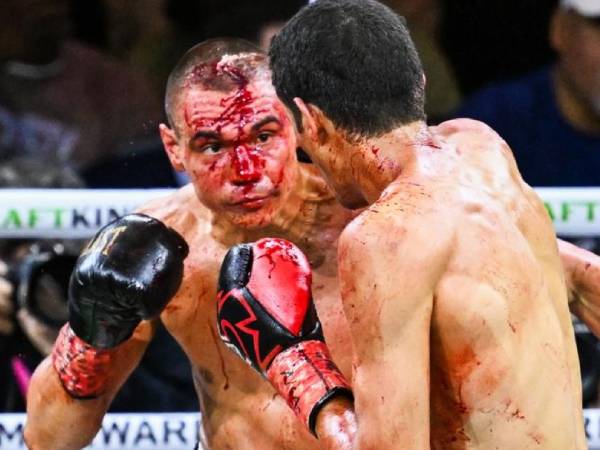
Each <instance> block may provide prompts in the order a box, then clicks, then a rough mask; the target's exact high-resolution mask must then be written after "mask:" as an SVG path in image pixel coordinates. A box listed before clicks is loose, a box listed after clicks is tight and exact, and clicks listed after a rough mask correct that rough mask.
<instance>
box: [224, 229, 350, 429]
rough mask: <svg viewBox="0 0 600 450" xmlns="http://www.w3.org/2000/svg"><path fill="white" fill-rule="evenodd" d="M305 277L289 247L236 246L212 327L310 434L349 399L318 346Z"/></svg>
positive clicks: (279, 242)
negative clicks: (338, 400)
mask: <svg viewBox="0 0 600 450" xmlns="http://www.w3.org/2000/svg"><path fill="white" fill-rule="evenodd" d="M311 277H312V274H311V270H310V265H309V263H308V260H307V259H306V256H304V254H303V253H302V251H301V250H300V249H299V248H298V247H296V246H295V245H294V244H292V243H291V242H288V241H286V240H283V239H272V238H266V239H261V240H259V241H257V242H255V243H254V244H240V245H236V246H234V247H232V248H231V249H230V250H229V252H228V253H227V255H226V256H225V259H224V260H223V264H222V266H221V273H220V276H219V294H218V300H217V301H218V305H217V324H218V330H219V334H220V336H221V339H222V340H223V341H224V343H225V344H226V345H227V346H228V347H229V348H231V349H232V350H233V351H234V352H235V353H237V354H238V355H239V356H240V357H241V358H242V359H244V360H245V361H246V362H247V363H248V364H250V365H251V366H252V367H253V368H254V369H256V370H257V371H258V372H259V373H261V374H262V375H263V376H264V377H266V378H267V379H269V381H270V382H271V384H272V385H273V386H274V387H275V389H276V390H277V391H278V392H279V393H280V394H281V395H282V396H283V398H284V399H286V401H287V403H288V405H289V406H290V407H291V408H292V409H293V410H294V412H295V413H296V415H298V416H299V417H300V419H301V420H302V421H303V422H304V423H305V424H306V425H307V426H308V428H309V429H310V431H311V432H312V433H314V432H315V422H316V417H317V414H318V412H319V410H320V408H321V407H322V406H323V405H324V404H325V403H326V401H327V400H328V399H329V398H331V397H333V396H334V395H338V394H343V395H347V396H349V397H351V396H352V393H351V389H350V386H349V384H348V383H347V382H346V380H345V379H344V376H343V375H342V373H341V372H340V371H339V369H338V368H337V367H336V366H335V364H334V363H333V361H332V360H331V356H330V354H329V351H328V349H327V345H326V344H325V342H324V340H323V333H322V330H321V323H320V322H319V319H318V317H317V314H316V311H315V307H314V304H313V301H312V294H311Z"/></svg>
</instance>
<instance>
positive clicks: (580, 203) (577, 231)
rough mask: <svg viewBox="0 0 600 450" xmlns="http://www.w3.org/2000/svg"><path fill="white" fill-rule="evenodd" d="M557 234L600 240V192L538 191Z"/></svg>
mask: <svg viewBox="0 0 600 450" xmlns="http://www.w3.org/2000/svg"><path fill="white" fill-rule="evenodd" d="M536 192H537V193H538V194H539V195H540V197H542V199H543V200H544V203H545V205H546V209H547V210H548V213H549V214H550V218H551V219H552V222H553V223H554V228H555V230H556V234H558V235H560V236H565V237H578V236H582V237H586V236H600V188H537V189H536Z"/></svg>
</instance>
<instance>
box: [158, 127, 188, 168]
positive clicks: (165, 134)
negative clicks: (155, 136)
mask: <svg viewBox="0 0 600 450" xmlns="http://www.w3.org/2000/svg"><path fill="white" fill-rule="evenodd" d="M158 131H159V132H160V139H161V140H162V143H163V146H164V147H165V151H166V152H167V156H168V157H169V161H171V165H172V166H173V169H175V170H176V171H177V172H183V171H184V170H185V168H184V167H183V161H182V158H181V156H182V155H181V147H180V146H179V141H178V140H177V136H176V135H175V131H174V130H172V129H171V128H169V127H168V126H166V125H165V124H164V123H161V124H160V125H159V126H158Z"/></svg>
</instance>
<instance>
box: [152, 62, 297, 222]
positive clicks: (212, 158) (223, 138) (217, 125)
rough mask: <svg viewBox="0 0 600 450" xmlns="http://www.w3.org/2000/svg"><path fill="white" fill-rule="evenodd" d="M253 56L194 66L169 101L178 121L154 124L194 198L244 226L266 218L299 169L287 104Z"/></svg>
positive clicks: (282, 199)
mask: <svg viewBox="0 0 600 450" xmlns="http://www.w3.org/2000/svg"><path fill="white" fill-rule="evenodd" d="M253 58H254V57H253ZM253 58H247V59H246V60H243V61H242V62H240V61H239V60H236V59H235V58H231V59H229V60H228V59H227V58H223V59H222V60H220V61H219V62H212V63H210V64H205V65H202V64H201V65H199V66H197V67H196V68H195V69H194V70H193V71H192V72H190V73H189V74H188V75H187V76H186V77H185V78H184V79H183V80H180V82H179V83H178V86H180V87H179V89H177V91H178V92H176V93H173V95H172V104H169V106H168V107H169V108H170V110H175V109H176V110H177V111H176V114H177V115H180V117H178V118H177V122H176V123H177V126H176V127H175V128H174V129H169V128H167V127H166V126H164V125H161V128H160V131H161V136H162V138H163V141H164V142H165V147H166V149H167V152H168V154H169V157H170V158H171V161H172V162H173V166H174V167H175V168H176V169H179V170H185V171H186V172H187V173H188V175H189V177H190V179H191V180H192V182H193V184H194V186H195V189H196V194H197V195H198V198H199V199H200V201H201V202H202V203H203V204H204V205H206V206H207V207H209V208H210V209H212V210H213V211H215V212H218V213H221V214H222V217H223V218H224V219H226V220H228V221H229V222H230V223H231V224H235V225H239V226H243V227H247V228H255V227H262V226H264V225H265V224H269V223H271V222H272V220H273V217H274V216H275V215H277V213H278V211H279V210H280V208H281V207H282V206H283V205H284V204H285V203H286V202H287V200H288V198H289V196H290V191H291V190H292V189H294V187H295V183H296V182H297V177H298V175H297V172H298V163H297V160H296V156H295V149H296V137H295V133H294V129H293V127H292V126H290V119H289V116H288V113H287V110H286V109H285V108H284V106H283V105H282V103H281V102H280V101H279V100H278V99H277V97H276V96H275V95H274V90H273V87H272V85H271V80H270V75H269V72H268V69H267V68H266V67H265V65H264V61H263V62H261V60H260V58H254V59H255V60H253ZM253 64H254V65H256V67H253V66H252V65H253ZM238 65H241V66H242V67H238ZM249 77H251V78H249ZM182 97H183V98H182ZM172 114H174V113H171V115H172Z"/></svg>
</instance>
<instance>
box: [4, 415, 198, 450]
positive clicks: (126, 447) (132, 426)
mask: <svg viewBox="0 0 600 450" xmlns="http://www.w3.org/2000/svg"><path fill="white" fill-rule="evenodd" d="M24 425H25V414H0V449H2V450H23V449H26V448H27V447H26V446H25V443H24V442H23V427H24ZM199 430H200V414H197V413H163V414H155V413H147V414H107V415H106V416H105V417H104V421H103V422H102V428H101V429H100V431H99V432H98V434H97V435H96V437H95V439H94V441H93V443H92V445H90V446H89V447H86V449H89V450H109V449H110V450H193V448H194V446H195V445H196V442H198V440H199V434H198V433H199Z"/></svg>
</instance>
